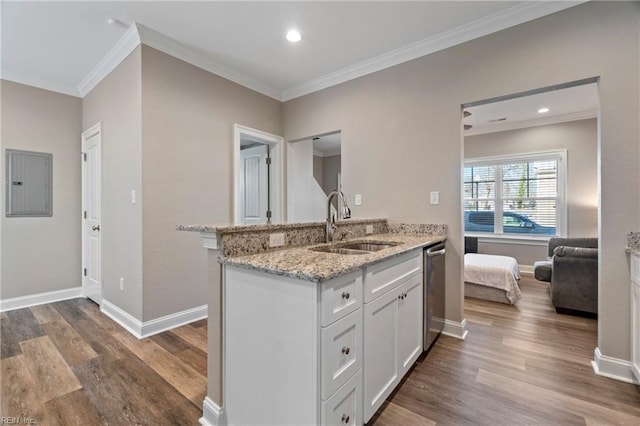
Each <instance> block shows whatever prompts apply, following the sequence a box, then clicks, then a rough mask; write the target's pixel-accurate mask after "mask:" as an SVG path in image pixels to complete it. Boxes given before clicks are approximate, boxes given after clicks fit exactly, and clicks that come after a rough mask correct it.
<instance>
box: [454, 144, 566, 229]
mask: <svg viewBox="0 0 640 426" xmlns="http://www.w3.org/2000/svg"><path fill="white" fill-rule="evenodd" d="M565 164H566V151H553V152H545V153H535V154H526V155H518V156H500V157H490V158H479V159H472V160H467V161H465V167H464V207H463V208H464V230H465V232H480V233H490V234H496V235H512V236H514V235H521V236H557V235H564V229H565V219H564V218H565V217H566V205H565V202H564V182H565V174H566V169H565Z"/></svg>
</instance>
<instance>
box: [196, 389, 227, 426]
mask: <svg viewBox="0 0 640 426" xmlns="http://www.w3.org/2000/svg"><path fill="white" fill-rule="evenodd" d="M200 424H201V425H202V426H226V425H227V415H226V413H225V411H224V408H222V407H220V406H218V404H216V403H215V402H213V401H212V400H211V399H210V398H209V397H208V396H207V397H205V398H204V402H203V403H202V417H201V418H200Z"/></svg>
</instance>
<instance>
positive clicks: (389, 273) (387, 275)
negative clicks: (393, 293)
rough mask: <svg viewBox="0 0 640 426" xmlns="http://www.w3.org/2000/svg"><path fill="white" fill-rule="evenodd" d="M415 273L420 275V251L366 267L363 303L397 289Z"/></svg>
mask: <svg viewBox="0 0 640 426" xmlns="http://www.w3.org/2000/svg"><path fill="white" fill-rule="evenodd" d="M417 272H420V273H422V249H418V250H414V251H411V252H409V253H406V254H403V255H402V256H398V257H394V258H391V259H389V260H387V261H385V262H381V263H378V264H375V265H372V266H370V267H367V268H366V269H365V273H364V303H369V302H371V301H372V300H374V299H375V298H376V297H379V296H381V295H383V294H385V293H386V292H388V291H390V290H392V289H394V288H396V287H398V286H399V285H400V284H402V283H403V282H404V280H406V279H407V278H408V277H409V276H410V275H412V274H415V273H417Z"/></svg>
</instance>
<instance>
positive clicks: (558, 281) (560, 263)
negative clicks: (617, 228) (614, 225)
mask: <svg viewBox="0 0 640 426" xmlns="http://www.w3.org/2000/svg"><path fill="white" fill-rule="evenodd" d="M548 255H549V259H547V260H545V261H540V262H536V263H535V265H534V276H535V278H536V279H538V280H540V281H547V282H549V283H551V284H550V291H551V302H552V303H553V306H554V307H555V308H556V312H559V313H575V314H587V315H589V316H594V315H597V313H598V239H597V238H551V239H550V240H549V245H548Z"/></svg>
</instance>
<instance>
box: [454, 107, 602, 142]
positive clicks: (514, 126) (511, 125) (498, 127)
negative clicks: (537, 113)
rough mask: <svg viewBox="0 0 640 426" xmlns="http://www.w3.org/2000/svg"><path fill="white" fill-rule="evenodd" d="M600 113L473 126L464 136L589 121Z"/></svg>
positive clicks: (589, 111)
mask: <svg viewBox="0 0 640 426" xmlns="http://www.w3.org/2000/svg"><path fill="white" fill-rule="evenodd" d="M597 116H598V111H596V110H595V109H593V110H588V111H578V112H572V113H569V114H561V115H554V116H551V117H541V118H534V119H531V120H520V121H513V122H509V121H504V122H501V123H494V124H491V125H486V126H482V127H476V126H477V125H475V126H473V127H472V128H471V130H469V131H466V132H464V136H476V135H484V134H487V133H498V132H505V131H507V130H518V129H525V128H528V127H538V126H548V125H551V124H559V123H566V122H569V121H578V120H588V119H590V118H596V117H597Z"/></svg>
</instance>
